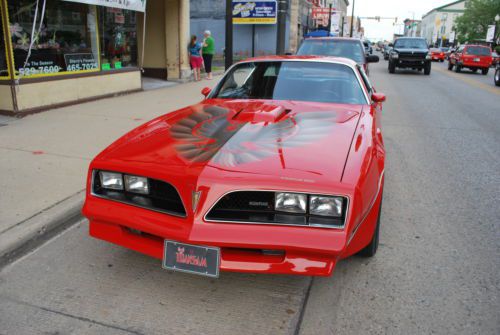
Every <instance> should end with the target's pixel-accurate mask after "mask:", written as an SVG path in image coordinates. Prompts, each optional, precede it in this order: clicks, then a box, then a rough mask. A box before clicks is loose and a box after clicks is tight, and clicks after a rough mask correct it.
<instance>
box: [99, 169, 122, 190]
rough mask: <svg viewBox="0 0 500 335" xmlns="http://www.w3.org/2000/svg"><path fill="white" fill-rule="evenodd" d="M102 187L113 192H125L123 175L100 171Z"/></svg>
mask: <svg viewBox="0 0 500 335" xmlns="http://www.w3.org/2000/svg"><path fill="white" fill-rule="evenodd" d="M99 178H101V186H102V187H103V188H107V189H111V190H123V178H122V174H121V173H116V172H106V171H100V172H99Z"/></svg>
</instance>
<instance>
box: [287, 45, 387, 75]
mask: <svg viewBox="0 0 500 335" xmlns="http://www.w3.org/2000/svg"><path fill="white" fill-rule="evenodd" d="M297 55H314V56H333V57H345V58H349V59H352V60H353V61H355V62H356V63H358V64H359V65H361V66H363V68H364V69H365V72H366V73H367V74H369V73H370V71H369V68H368V63H377V62H378V61H379V57H378V56H375V55H366V54H365V49H364V47H363V43H362V42H361V40H360V39H357V38H346V37H325V38H308V39H306V40H304V42H302V44H301V45H300V48H299V50H298V51H297Z"/></svg>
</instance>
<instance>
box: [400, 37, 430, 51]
mask: <svg viewBox="0 0 500 335" xmlns="http://www.w3.org/2000/svg"><path fill="white" fill-rule="evenodd" d="M394 48H398V49H427V43H426V42H425V40H422V39H413V38H400V39H398V40H396V42H395V43H394Z"/></svg>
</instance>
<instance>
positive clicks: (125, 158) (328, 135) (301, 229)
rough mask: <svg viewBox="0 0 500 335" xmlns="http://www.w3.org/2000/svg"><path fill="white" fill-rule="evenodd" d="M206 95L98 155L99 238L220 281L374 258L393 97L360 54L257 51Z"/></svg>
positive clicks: (95, 206)
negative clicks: (385, 107)
mask: <svg viewBox="0 0 500 335" xmlns="http://www.w3.org/2000/svg"><path fill="white" fill-rule="evenodd" d="M202 93H203V94H204V95H205V97H206V98H205V100H203V101H202V102H200V103H197V104H195V105H192V106H189V107H186V108H183V109H180V110H178V111H174V112H171V113H167V114H165V115H163V116H160V117H158V118H156V119H153V120H151V121H149V122H147V123H145V124H144V125H142V126H140V127H138V128H136V129H135V130H132V131H131V132H129V133H128V134H126V135H124V136H123V137H122V138H120V139H119V140H117V141H116V142H115V143H113V144H112V145H111V146H109V147H108V148H107V149H105V150H104V151H103V152H101V153H100V154H99V155H98V156H97V157H96V158H95V159H94V160H93V161H92V162H91V164H90V167H89V172H88V180H87V192H86V198H85V204H84V207H83V214H84V215H85V216H86V217H87V218H88V220H89V224H90V235H91V236H93V237H95V238H98V239H102V240H105V241H108V242H111V243H114V244H118V245H121V246H123V247H125V248H129V249H132V250H135V251H138V252H141V253H144V254H146V255H149V256H151V257H155V258H158V259H161V260H162V265H163V267H164V268H166V269H169V270H174V271H184V272H191V273H196V274H200V275H204V276H210V277H217V276H218V275H219V270H222V271H239V272H256V273H276V274H277V273H281V274H300V275H314V276H328V275H330V274H331V273H332V271H333V269H334V268H335V265H336V263H337V262H338V261H339V260H340V259H343V258H346V257H348V256H350V255H353V254H359V255H362V256H367V257H370V256H373V255H374V254H375V253H376V251H377V246H378V241H379V234H380V221H381V220H380V213H381V205H382V193H383V189H384V171H385V169H384V164H385V149H384V142H383V139H382V133H381V131H380V127H381V124H380V118H381V108H382V102H383V101H385V96H384V95H383V94H381V93H378V92H375V90H374V89H373V87H372V86H371V84H370V81H369V79H368V77H367V76H366V74H365V72H364V71H363V70H361V69H360V67H359V66H358V65H357V64H356V63H355V62H353V61H351V60H349V59H342V58H329V57H313V56H310V57H306V56H302V57H297V56H282V57H279V56H270V57H263V58H255V59H250V60H246V61H243V62H240V63H238V64H235V65H233V66H232V67H231V68H230V69H229V70H228V72H227V73H226V74H225V75H224V77H223V78H222V80H221V81H220V82H219V83H218V84H217V85H216V86H215V88H214V89H213V91H210V89H209V88H204V89H203V90H202ZM353 139H354V140H353ZM179 279H181V278H179Z"/></svg>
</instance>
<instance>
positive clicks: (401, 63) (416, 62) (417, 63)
mask: <svg viewBox="0 0 500 335" xmlns="http://www.w3.org/2000/svg"><path fill="white" fill-rule="evenodd" d="M428 61H429V60H423V59H422V60H420V59H405V58H399V59H398V60H394V62H395V64H396V66H397V67H401V68H423V67H424V66H425V64H426V62H428Z"/></svg>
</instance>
